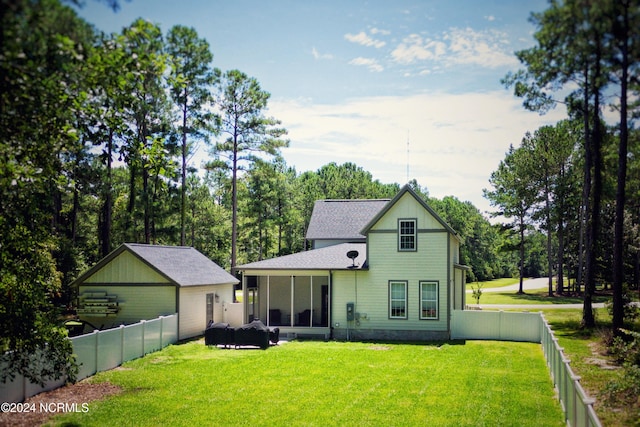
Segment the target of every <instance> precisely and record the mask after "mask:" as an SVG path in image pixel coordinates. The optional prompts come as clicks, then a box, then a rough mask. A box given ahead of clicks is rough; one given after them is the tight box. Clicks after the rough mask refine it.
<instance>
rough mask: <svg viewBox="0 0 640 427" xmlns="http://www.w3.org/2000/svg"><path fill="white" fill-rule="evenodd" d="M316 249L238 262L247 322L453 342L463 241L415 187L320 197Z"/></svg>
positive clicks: (346, 335) (313, 233)
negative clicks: (382, 195)
mask: <svg viewBox="0 0 640 427" xmlns="http://www.w3.org/2000/svg"><path fill="white" fill-rule="evenodd" d="M307 239H308V240H310V241H311V244H312V247H313V249H312V250H309V251H305V252H301V253H297V254H292V255H287V256H282V257H278V258H273V259H269V260H264V261H258V262H253V263H249V264H245V265H240V266H238V267H237V269H238V271H240V272H241V273H242V286H243V290H244V292H245V295H248V298H244V304H245V310H244V312H245V317H246V319H245V320H246V321H250V320H252V319H255V318H259V319H261V320H262V321H263V322H265V323H266V324H267V325H269V326H278V327H279V328H280V330H281V333H289V334H296V335H324V336H325V337H326V338H329V337H333V338H336V339H363V340H366V339H380V340H441V339H449V338H450V330H451V313H452V311H453V310H461V309H463V308H464V305H465V281H466V278H465V274H466V271H467V270H468V267H466V266H464V265H461V264H460V262H459V247H460V240H459V238H458V236H457V235H456V233H455V231H454V230H452V229H451V227H450V226H449V225H447V224H446V223H445V222H444V221H443V220H442V219H441V218H440V217H439V216H438V215H437V214H436V213H435V212H434V211H433V210H432V209H431V208H430V207H429V206H428V205H427V204H426V203H425V202H424V201H423V200H422V199H421V198H420V197H419V196H418V195H417V194H416V193H415V192H414V191H413V190H412V189H411V188H410V187H409V186H405V187H403V188H402V189H401V190H400V192H399V193H398V194H397V195H396V196H395V197H394V198H393V199H392V200H322V201H318V202H316V204H315V205H314V211H313V214H312V216H311V221H310V224H309V228H308V231H307Z"/></svg>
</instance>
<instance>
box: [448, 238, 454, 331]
mask: <svg viewBox="0 0 640 427" xmlns="http://www.w3.org/2000/svg"><path fill="white" fill-rule="evenodd" d="M452 268H453V264H452V263H451V234H449V233H447V334H448V335H449V339H451V315H452V314H453V313H452V311H453V310H452V308H451V269H452Z"/></svg>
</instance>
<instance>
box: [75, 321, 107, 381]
mask: <svg viewBox="0 0 640 427" xmlns="http://www.w3.org/2000/svg"><path fill="white" fill-rule="evenodd" d="M99 333H100V331H93V333H91V334H86V335H80V336H78V337H72V338H71V343H72V344H73V353H74V354H75V355H76V362H77V363H78V381H79V380H83V379H85V378H87V377H90V376H91V375H93V374H95V373H96V372H98V334H99Z"/></svg>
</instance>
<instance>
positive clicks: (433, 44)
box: [391, 34, 446, 64]
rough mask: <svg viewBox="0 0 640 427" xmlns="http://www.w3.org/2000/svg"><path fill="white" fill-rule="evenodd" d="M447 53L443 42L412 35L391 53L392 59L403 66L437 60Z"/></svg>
mask: <svg viewBox="0 0 640 427" xmlns="http://www.w3.org/2000/svg"><path fill="white" fill-rule="evenodd" d="M445 51H446V45H445V44H444V43H442V42H438V41H434V40H430V39H426V40H425V39H423V38H422V37H421V36H420V35H418V34H410V35H409V36H407V37H405V38H404V39H403V40H402V43H400V44H399V45H398V46H397V47H396V48H395V49H394V50H393V51H392V52H391V57H392V58H393V59H394V60H395V61H396V62H399V63H401V64H411V63H413V62H416V61H425V60H437V59H438V58H439V57H440V56H442V55H443V54H444V53H445Z"/></svg>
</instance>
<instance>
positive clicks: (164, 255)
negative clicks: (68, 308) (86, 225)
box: [74, 243, 239, 286]
mask: <svg viewBox="0 0 640 427" xmlns="http://www.w3.org/2000/svg"><path fill="white" fill-rule="evenodd" d="M124 251H129V252H131V253H132V254H133V255H135V256H137V257H138V258H139V259H140V260H141V261H142V262H144V263H145V264H147V265H148V266H149V267H151V268H152V269H154V270H155V271H157V272H158V273H160V274H161V275H163V276H165V277H166V278H167V279H169V280H170V281H172V282H174V283H175V284H176V285H178V286H199V285H221V284H230V283H234V284H235V283H238V282H239V280H238V279H237V278H235V277H234V276H232V275H231V274H229V273H227V272H226V271H225V270H223V269H222V267H220V266H219V265H218V264H216V263H215V262H213V261H211V260H210V259H209V258H207V257H206V256H205V255H204V254H202V253H201V252H199V251H198V250H196V249H194V248H192V247H189V246H160V245H146V244H140V243H124V244H122V245H120V246H119V247H118V248H117V249H115V250H114V251H113V252H111V253H110V254H109V255H107V256H106V257H104V258H103V259H102V260H100V261H99V262H98V263H97V264H96V265H95V266H94V267H92V268H91V269H89V270H88V271H86V272H85V273H84V274H82V275H81V276H80V277H78V278H77V279H76V280H75V281H74V282H75V283H80V282H82V281H84V280H86V279H87V278H88V277H89V276H91V275H92V274H94V273H95V272H97V271H98V270H99V269H101V268H102V267H104V266H105V265H106V264H108V263H109V262H111V261H112V260H113V259H115V258H116V257H117V256H118V255H120V254H121V253H122V252H124Z"/></svg>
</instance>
